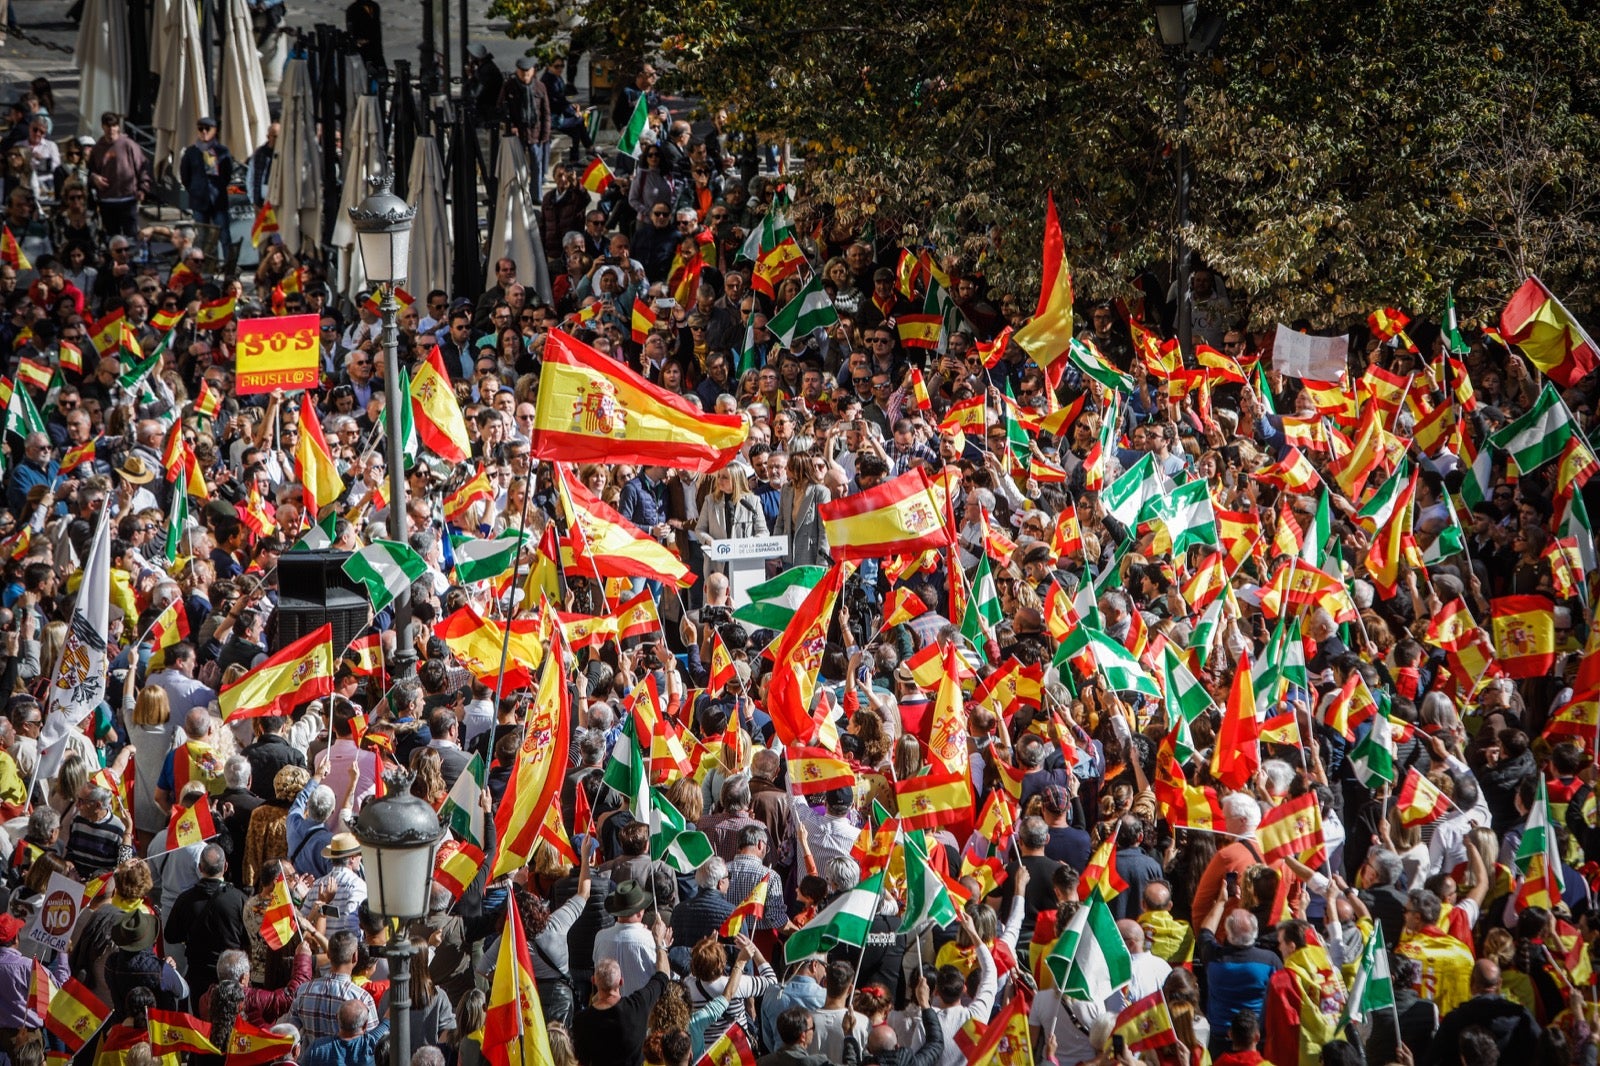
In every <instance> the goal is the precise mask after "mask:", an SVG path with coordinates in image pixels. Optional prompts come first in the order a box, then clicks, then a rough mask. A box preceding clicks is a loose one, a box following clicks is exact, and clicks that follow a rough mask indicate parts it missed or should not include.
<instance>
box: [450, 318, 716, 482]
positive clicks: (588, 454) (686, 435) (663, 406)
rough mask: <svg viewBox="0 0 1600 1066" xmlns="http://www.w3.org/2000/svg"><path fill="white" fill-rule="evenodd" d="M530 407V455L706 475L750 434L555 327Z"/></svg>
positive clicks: (547, 345) (546, 349)
mask: <svg viewBox="0 0 1600 1066" xmlns="http://www.w3.org/2000/svg"><path fill="white" fill-rule="evenodd" d="M453 402H454V401H453V400H452V403H453ZM535 407H536V411H535V414H534V424H533V438H532V445H533V457H534V458H536V459H552V460H559V461H562V462H575V463H587V462H605V463H642V464H657V463H659V464H660V465H662V466H670V467H677V468H680V469H685V470H697V471H699V472H701V473H706V472H708V471H711V470H720V469H721V468H722V467H724V466H726V465H727V464H728V463H729V462H731V461H732V460H733V458H734V457H735V456H736V455H737V454H738V452H739V448H740V447H741V446H742V445H743V444H744V441H745V437H746V435H747V432H748V430H747V427H746V426H745V424H744V421H743V420H742V419H741V418H740V417H739V416H738V415H719V414H711V413H708V412H705V411H702V410H701V409H700V408H699V407H698V406H696V405H695V404H693V403H691V402H690V401H688V400H686V399H684V398H683V397H682V396H679V395H677V394H675V393H671V392H668V391H667V390H665V389H663V388H661V387H659V386H657V385H655V384H652V383H651V382H649V381H647V380H646V379H645V378H644V377H643V376H641V375H640V374H638V373H636V372H635V371H633V370H631V369H629V368H628V367H627V366H626V365H625V364H623V363H619V362H617V361H616V360H615V359H612V358H611V357H610V356H609V355H602V354H601V353H599V352H597V351H595V349H593V348H591V347H589V346H588V345H587V344H584V343H583V342H582V341H580V340H578V339H577V338H575V337H571V336H568V335H567V334H566V333H563V332H562V331H561V330H558V329H557V330H551V331H550V334H549V337H548V339H547V340H546V341H545V347H544V367H543V370H542V371H541V372H540V376H539V395H538V398H537V402H536V404H535Z"/></svg>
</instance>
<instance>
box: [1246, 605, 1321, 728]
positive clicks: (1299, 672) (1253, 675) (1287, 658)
mask: <svg viewBox="0 0 1600 1066" xmlns="http://www.w3.org/2000/svg"><path fill="white" fill-rule="evenodd" d="M1250 684H1251V686H1252V687H1253V688H1254V689H1255V693H1256V706H1257V707H1261V708H1265V709H1266V710H1265V712H1264V717H1270V716H1271V715H1273V714H1276V713H1277V710H1276V709H1277V706H1278V701H1279V700H1281V699H1283V698H1284V697H1283V692H1284V688H1285V686H1287V687H1289V688H1298V689H1299V690H1300V691H1301V692H1305V691H1306V690H1307V688H1308V685H1307V678H1306V652H1305V646H1304V645H1302V644H1301V643H1300V621H1299V619H1297V618H1292V617H1290V616H1289V615H1287V614H1286V615H1284V616H1283V617H1282V618H1279V619H1278V624H1277V625H1276V626H1274V627H1273V630H1272V636H1271V637H1269V638H1268V639H1267V647H1266V651H1265V652H1263V653H1262V655H1261V657H1260V658H1258V659H1257V660H1256V661H1255V662H1253V663H1251V664H1250Z"/></svg>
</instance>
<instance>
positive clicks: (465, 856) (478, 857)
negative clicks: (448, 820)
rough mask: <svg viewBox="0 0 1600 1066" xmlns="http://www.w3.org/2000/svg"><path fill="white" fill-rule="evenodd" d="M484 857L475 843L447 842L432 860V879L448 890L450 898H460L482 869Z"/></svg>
mask: <svg viewBox="0 0 1600 1066" xmlns="http://www.w3.org/2000/svg"><path fill="white" fill-rule="evenodd" d="M484 857H485V856H484V854H483V850H482V849H481V848H479V847H478V846H477V845H475V844H469V843H467V842H465V841H450V842H447V843H446V844H445V845H444V846H442V847H441V848H440V849H439V857H438V858H437V859H436V860H435V861H434V864H433V879H434V881H435V882H436V883H438V884H441V885H443V886H444V887H445V888H446V889H448V890H449V891H450V895H451V898H453V899H460V898H461V897H462V895H463V894H465V892H466V891H467V888H468V886H470V885H471V884H472V882H473V880H474V879H475V878H477V876H478V871H479V870H481V869H483V862H484Z"/></svg>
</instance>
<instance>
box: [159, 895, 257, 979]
mask: <svg viewBox="0 0 1600 1066" xmlns="http://www.w3.org/2000/svg"><path fill="white" fill-rule="evenodd" d="M247 902H249V898H248V897H247V896H245V894H244V893H243V892H241V891H239V890H238V889H237V888H235V887H234V886H233V885H230V884H228V883H227V882H226V881H214V880H211V879H209V878H207V879H204V880H201V881H200V882H198V883H197V884H195V885H194V887H192V888H190V889H189V890H188V891H187V892H185V893H184V894H183V895H181V896H179V897H178V900H177V902H176V903H174V904H173V905H172V915H171V916H170V917H169V918H168V919H167V925H166V938H167V942H168V943H172V944H183V945H184V946H185V947H186V948H187V949H188V953H187V956H188V967H187V970H186V972H185V973H184V977H185V978H186V979H187V980H188V982H189V987H190V989H191V994H192V995H193V996H194V998H195V1000H196V1001H198V1000H199V998H200V997H201V996H203V995H205V993H206V990H207V989H209V988H210V987H211V986H212V985H214V984H216V983H217V960H218V959H219V958H221V957H222V953H223V952H224V951H228V950H230V949H235V948H236V949H238V950H241V951H247V950H249V947H250V939H249V935H248V934H247V932H246V931H245V927H244V907H245V904H246V903H247Z"/></svg>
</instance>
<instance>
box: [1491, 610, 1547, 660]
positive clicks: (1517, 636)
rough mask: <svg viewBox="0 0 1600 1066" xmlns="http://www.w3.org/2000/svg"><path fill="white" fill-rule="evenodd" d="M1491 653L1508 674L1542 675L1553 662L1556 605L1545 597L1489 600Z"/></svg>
mask: <svg viewBox="0 0 1600 1066" xmlns="http://www.w3.org/2000/svg"><path fill="white" fill-rule="evenodd" d="M1489 611H1490V626H1491V627H1492V629H1493V631H1494V654H1495V660H1496V661H1497V662H1498V663H1499V664H1500V668H1501V669H1502V670H1504V671H1505V673H1506V676H1507V677H1543V676H1544V675H1545V674H1548V673H1549V672H1550V668H1551V667H1552V666H1554V665H1555V664H1556V622H1555V604H1554V603H1552V602H1551V601H1550V600H1549V599H1548V598H1547V597H1544V596H1500V597H1498V598H1496V599H1493V600H1490V601H1489Z"/></svg>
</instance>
